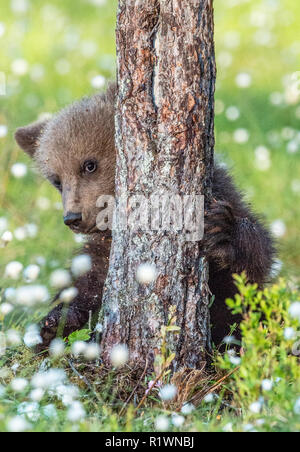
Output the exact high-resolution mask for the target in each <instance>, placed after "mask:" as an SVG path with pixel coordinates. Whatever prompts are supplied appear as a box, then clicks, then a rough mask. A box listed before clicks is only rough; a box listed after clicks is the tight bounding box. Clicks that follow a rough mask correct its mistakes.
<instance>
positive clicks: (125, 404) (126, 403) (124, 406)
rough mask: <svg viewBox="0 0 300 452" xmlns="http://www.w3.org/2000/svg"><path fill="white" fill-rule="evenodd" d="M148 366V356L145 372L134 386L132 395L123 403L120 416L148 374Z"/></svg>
mask: <svg viewBox="0 0 300 452" xmlns="http://www.w3.org/2000/svg"><path fill="white" fill-rule="evenodd" d="M147 368H148V358H146V366H145V369H144V371H143V373H142V375H141V378H140V379H139V381H138V382H137V385H136V387H135V388H134V390H133V391H132V393H131V394H130V396H129V397H128V399H127V400H126V402H125V403H124V405H123V407H122V409H121V411H120V413H119V416H121V415H122V414H123V412H124V410H125V408H126V406H127V405H128V403H129V402H130V400H131V398H132V396H133V395H134V393H135V391H136V390H137V388H138V387H139V385H140V383H141V381H142V380H143V378H144V376H145V375H146V372H147Z"/></svg>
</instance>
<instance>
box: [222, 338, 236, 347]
mask: <svg viewBox="0 0 300 452" xmlns="http://www.w3.org/2000/svg"><path fill="white" fill-rule="evenodd" d="M223 342H224V344H227V345H230V344H235V343H236V338H235V337H234V336H226V337H224V339H223Z"/></svg>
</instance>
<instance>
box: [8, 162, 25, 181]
mask: <svg viewBox="0 0 300 452" xmlns="http://www.w3.org/2000/svg"><path fill="white" fill-rule="evenodd" d="M10 171H11V174H12V175H13V176H14V177H15V178H16V179H21V178H22V177H24V176H26V174H27V166H26V165H25V164H24V163H15V164H14V165H13V166H12V167H11V170H10Z"/></svg>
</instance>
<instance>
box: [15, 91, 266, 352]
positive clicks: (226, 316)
mask: <svg viewBox="0 0 300 452" xmlns="http://www.w3.org/2000/svg"><path fill="white" fill-rule="evenodd" d="M115 96H116V87H115V85H113V84H112V85H110V86H109V88H108V90H107V92H106V93H105V94H97V95H95V96H93V97H91V98H84V99H83V100H81V101H78V102H76V103H74V104H73V105H71V106H69V107H67V108H66V109H64V110H63V111H62V112H60V113H58V114H57V115H56V116H54V118H53V119H50V120H49V121H47V122H39V123H35V124H32V125H29V126H27V127H24V128H20V129H18V130H17V132H16V141H17V142H18V144H19V145H20V147H21V148H22V149H23V150H24V151H25V152H26V153H27V154H29V156H30V157H31V158H33V159H34V161H35V162H36V164H37V166H38V168H39V170H40V171H41V173H42V174H43V175H44V177H45V178H46V179H48V180H49V181H50V182H51V183H52V184H53V185H54V186H55V187H56V188H57V189H58V190H59V191H60V192H61V195H62V201H63V206H64V222H65V224H66V225H67V226H69V227H70V228H71V229H72V231H74V232H75V233H83V234H88V235H89V241H88V243H87V244H86V245H85V247H84V250H83V252H84V253H88V254H89V255H90V256H91V258H92V263H93V265H92V269H91V270H90V271H89V272H88V273H87V274H86V275H85V276H82V277H80V278H79V279H78V280H77V281H76V283H75V286H76V287H77V289H78V291H79V293H78V295H77V297H76V298H75V299H74V300H73V302H72V303H71V304H70V306H69V310H68V314H67V318H66V322H65V328H64V332H63V334H64V336H68V335H69V334H70V333H71V332H73V331H75V330H78V329H81V328H82V327H83V325H84V324H85V323H86V322H87V320H88V317H89V312H90V311H92V312H93V313H94V312H96V311H97V310H99V308H100V307H101V297H102V288H103V284H104V281H105V277H106V273H107V269H108V261H109V253H110V245H111V238H110V233H108V232H101V231H100V230H98V229H97V226H96V218H97V214H98V213H99V211H98V212H97V209H96V202H97V199H98V198H99V197H100V196H101V195H103V194H104V195H113V194H114V186H115V165H116V153H115V143H114V105H115ZM213 198H214V200H213V202H212V204H211V206H210V208H209V209H208V211H207V212H206V217H205V237H204V246H205V250H206V256H207V258H208V261H209V265H210V278H209V286H210V290H211V293H212V294H213V295H214V297H215V299H214V302H213V304H212V307H211V324H212V338H213V342H214V343H215V344H216V345H219V344H221V343H222V340H223V339H224V337H225V336H226V335H228V334H229V332H230V326H231V325H232V324H233V323H235V322H237V323H238V322H239V321H240V319H239V318H238V317H236V316H232V315H231V313H230V312H229V310H228V309H227V306H226V303H225V300H226V298H229V297H233V296H234V294H235V293H236V288H235V285H234V283H233V279H232V274H233V273H241V272H243V271H245V272H246V274H247V277H248V280H249V282H256V283H257V284H258V285H259V286H260V287H262V286H263V284H264V283H265V282H266V281H267V279H268V277H269V274H270V270H271V266H272V262H273V256H274V247H273V243H272V239H271V237H270V234H269V232H268V231H267V229H266V228H265V227H264V225H263V223H262V222H261V221H260V220H259V219H258V218H257V217H256V216H255V215H254V214H253V213H252V212H251V210H250V209H249V207H248V206H247V205H246V204H245V203H244V202H243V199H242V196H241V194H240V193H239V192H238V190H237V189H236V188H235V186H234V184H233V182H232V180H231V178H230V176H229V175H228V174H227V172H226V170H225V169H223V168H220V167H218V166H217V165H216V166H215V169H214V180H213ZM61 311H62V306H61V305H59V306H57V307H56V308H55V309H54V310H52V311H51V312H50V314H49V315H48V316H47V318H46V319H45V320H44V321H43V325H42V332H41V334H42V338H43V341H44V342H43V347H47V346H48V345H49V344H50V342H51V340H52V339H53V338H54V337H55V336H56V332H57V328H58V325H59V322H60V317H61Z"/></svg>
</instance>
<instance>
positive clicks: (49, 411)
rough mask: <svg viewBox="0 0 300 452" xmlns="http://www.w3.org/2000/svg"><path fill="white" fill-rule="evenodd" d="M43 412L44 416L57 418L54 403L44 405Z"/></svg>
mask: <svg viewBox="0 0 300 452" xmlns="http://www.w3.org/2000/svg"><path fill="white" fill-rule="evenodd" d="M43 413H44V416H46V417H47V418H49V419H55V418H57V412H56V408H55V406H54V405H53V403H50V404H49V405H46V406H44V408H43Z"/></svg>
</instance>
